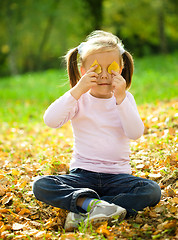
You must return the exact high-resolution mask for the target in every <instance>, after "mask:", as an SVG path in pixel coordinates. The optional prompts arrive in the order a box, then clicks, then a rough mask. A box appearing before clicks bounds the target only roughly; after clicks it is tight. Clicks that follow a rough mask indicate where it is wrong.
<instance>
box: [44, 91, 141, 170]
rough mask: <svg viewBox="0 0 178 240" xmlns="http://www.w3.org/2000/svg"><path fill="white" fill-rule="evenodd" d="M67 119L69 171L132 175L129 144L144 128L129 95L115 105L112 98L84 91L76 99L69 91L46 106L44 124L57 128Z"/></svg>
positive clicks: (127, 93)
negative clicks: (69, 126) (70, 136)
mask: <svg viewBox="0 0 178 240" xmlns="http://www.w3.org/2000/svg"><path fill="white" fill-rule="evenodd" d="M68 120H71V123H72V128H73V134H74V151H73V158H72V160H71V163H70V169H74V168H82V169H85V170H88V171H94V172H100V173H112V174H119V173H129V174H130V173H131V167H130V164H129V162H130V158H129V155H130V147H129V141H130V139H137V138H139V137H140V136H141V135H142V134H143V131H144V125H143V122H142V120H141V119H140V116H139V113H138V110H137V106H136V103H135V100H134V97H133V96H132V94H131V93H130V92H126V98H125V99H124V100H123V102H122V103H121V104H120V105H117V104H116V99H115V97H114V96H112V97H111V98H109V99H102V98H96V97H93V96H92V95H91V94H90V93H89V92H87V93H85V94H83V95H82V96H81V97H80V99H79V100H76V99H75V98H74V97H73V96H72V95H71V94H70V91H68V92H66V93H65V94H64V95H63V96H62V97H60V98H59V99H57V100H56V101H55V102H53V103H52V104H51V105H50V106H49V108H48V109H47V110H46V112H45V114H44V121H45V123H46V124H47V125H48V126H49V127H52V128H59V127H61V126H62V125H63V124H64V123H66V122H67V121H68Z"/></svg>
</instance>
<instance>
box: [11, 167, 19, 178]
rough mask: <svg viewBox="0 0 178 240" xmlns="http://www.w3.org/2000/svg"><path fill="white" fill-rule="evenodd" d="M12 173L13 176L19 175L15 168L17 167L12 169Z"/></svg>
mask: <svg viewBox="0 0 178 240" xmlns="http://www.w3.org/2000/svg"><path fill="white" fill-rule="evenodd" d="M12 175H13V176H19V175H20V172H19V171H18V170H17V169H15V168H14V169H12Z"/></svg>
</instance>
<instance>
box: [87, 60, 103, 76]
mask: <svg viewBox="0 0 178 240" xmlns="http://www.w3.org/2000/svg"><path fill="white" fill-rule="evenodd" d="M95 65H98V67H97V68H96V69H95V72H96V73H98V74H99V73H101V66H100V65H99V63H98V61H97V60H95V61H94V63H93V64H92V65H91V66H90V68H92V67H94V66H95Z"/></svg>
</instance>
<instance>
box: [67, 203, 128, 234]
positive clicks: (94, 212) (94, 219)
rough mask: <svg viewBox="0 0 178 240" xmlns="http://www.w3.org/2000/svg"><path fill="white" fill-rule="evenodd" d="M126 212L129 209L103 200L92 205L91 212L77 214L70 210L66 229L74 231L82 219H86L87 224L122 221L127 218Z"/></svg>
mask: <svg viewBox="0 0 178 240" xmlns="http://www.w3.org/2000/svg"><path fill="white" fill-rule="evenodd" d="M126 213H127V211H126V209H125V208H122V207H119V206H117V205H115V204H113V203H112V204H110V203H108V202H105V201H103V200H101V201H100V202H99V203H97V204H96V205H94V206H93V207H92V209H91V210H90V212H89V213H86V214H82V213H81V214H77V213H73V212H69V213H68V215H67V218H66V221H65V225H64V229H65V231H73V230H74V229H76V228H78V226H79V224H80V223H81V222H82V221H84V223H85V224H88V223H93V224H96V223H99V222H103V221H108V222H109V223H112V222H116V221H117V222H118V221H122V220H123V219H124V218H125V216H126Z"/></svg>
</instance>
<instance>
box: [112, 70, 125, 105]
mask: <svg viewBox="0 0 178 240" xmlns="http://www.w3.org/2000/svg"><path fill="white" fill-rule="evenodd" d="M112 80H113V81H112V86H113V90H114V96H115V98H116V102H117V104H118V105H119V104H121V102H122V101H123V100H124V98H125V97H126V81H125V79H124V78H123V77H122V76H121V75H120V74H119V73H118V72H115V71H113V70H112Z"/></svg>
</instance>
